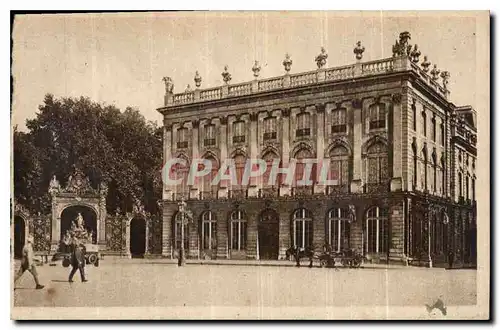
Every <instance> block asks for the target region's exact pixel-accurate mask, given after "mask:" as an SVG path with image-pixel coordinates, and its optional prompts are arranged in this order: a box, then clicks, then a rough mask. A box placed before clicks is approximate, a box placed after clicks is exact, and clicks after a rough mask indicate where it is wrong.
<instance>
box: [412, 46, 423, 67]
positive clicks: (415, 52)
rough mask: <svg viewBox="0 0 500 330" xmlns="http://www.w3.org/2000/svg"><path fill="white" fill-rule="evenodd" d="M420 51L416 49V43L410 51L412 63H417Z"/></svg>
mask: <svg viewBox="0 0 500 330" xmlns="http://www.w3.org/2000/svg"><path fill="white" fill-rule="evenodd" d="M421 54H422V53H421V52H420V50H418V45H416V44H415V46H413V50H412V51H411V53H410V57H411V61H412V62H413V63H418V61H419V57H420V55H421Z"/></svg>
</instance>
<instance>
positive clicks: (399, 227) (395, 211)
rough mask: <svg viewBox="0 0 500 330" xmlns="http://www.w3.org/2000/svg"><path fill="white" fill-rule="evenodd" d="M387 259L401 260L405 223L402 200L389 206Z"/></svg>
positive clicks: (402, 256) (391, 260) (402, 257)
mask: <svg viewBox="0 0 500 330" xmlns="http://www.w3.org/2000/svg"><path fill="white" fill-rule="evenodd" d="M389 224H390V231H389V233H390V234H389V239H390V241H389V261H390V262H398V263H399V262H403V259H404V243H405V237H404V235H405V228H404V227H405V223H404V205H403V201H402V200H401V201H398V202H397V203H393V204H392V205H391V206H390V208H389Z"/></svg>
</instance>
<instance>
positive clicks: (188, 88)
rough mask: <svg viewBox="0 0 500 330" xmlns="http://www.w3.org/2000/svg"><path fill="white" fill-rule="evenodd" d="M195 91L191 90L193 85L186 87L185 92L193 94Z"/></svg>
mask: <svg viewBox="0 0 500 330" xmlns="http://www.w3.org/2000/svg"><path fill="white" fill-rule="evenodd" d="M192 91H193V90H192V89H191V85H189V84H188V85H187V86H186V90H185V91H184V92H185V93H191V92H192Z"/></svg>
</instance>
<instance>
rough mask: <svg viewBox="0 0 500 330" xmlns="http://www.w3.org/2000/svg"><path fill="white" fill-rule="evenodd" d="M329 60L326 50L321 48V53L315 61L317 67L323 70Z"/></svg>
mask: <svg viewBox="0 0 500 330" xmlns="http://www.w3.org/2000/svg"><path fill="white" fill-rule="evenodd" d="M327 58H328V54H327V53H326V50H325V48H324V47H321V52H320V53H319V55H318V56H316V58H315V59H314V60H315V61H316V65H317V66H318V69H321V68H322V67H324V66H325V64H326V59H327Z"/></svg>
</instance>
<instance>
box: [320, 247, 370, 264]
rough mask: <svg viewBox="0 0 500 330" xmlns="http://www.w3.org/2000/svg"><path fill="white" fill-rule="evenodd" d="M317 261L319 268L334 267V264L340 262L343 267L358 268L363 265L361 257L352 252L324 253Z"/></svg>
mask: <svg viewBox="0 0 500 330" xmlns="http://www.w3.org/2000/svg"><path fill="white" fill-rule="evenodd" d="M318 259H319V265H320V267H335V264H336V263H337V262H340V264H341V265H342V266H344V267H350V268H359V267H360V266H361V264H362V263H363V256H362V255H361V254H359V253H357V252H356V251H354V250H345V251H340V252H324V253H322V254H321V255H319V256H318Z"/></svg>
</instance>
